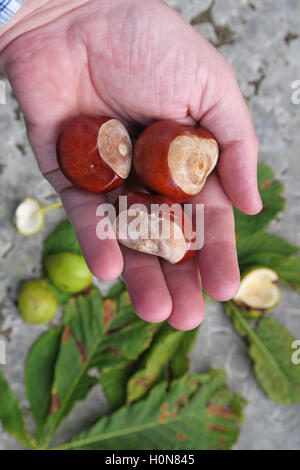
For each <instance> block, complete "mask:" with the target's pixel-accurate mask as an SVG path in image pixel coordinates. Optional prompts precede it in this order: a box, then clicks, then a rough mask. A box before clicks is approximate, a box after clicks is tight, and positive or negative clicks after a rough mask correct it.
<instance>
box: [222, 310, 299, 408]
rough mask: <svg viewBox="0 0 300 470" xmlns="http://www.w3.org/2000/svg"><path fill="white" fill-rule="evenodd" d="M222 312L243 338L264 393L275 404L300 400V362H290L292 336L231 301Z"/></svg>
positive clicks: (275, 324) (280, 326) (280, 327)
mask: <svg viewBox="0 0 300 470" xmlns="http://www.w3.org/2000/svg"><path fill="white" fill-rule="evenodd" d="M225 311H226V313H227V315H228V316H229V317H230V318H231V319H232V321H233V324H234V327H235V329H236V331H237V332H238V334H239V335H241V336H242V337H243V338H245V340H246V342H247V344H248V346H249V355H250V357H251V358H252V360H253V363H254V373H255V376H256V378H257V380H258V382H259V384H260V385H261V387H262V388H263V389H264V391H265V392H266V393H267V395H268V396H269V397H270V398H271V399H272V400H273V401H275V402H276V403H278V404H282V405H286V404H292V403H299V402H300V365H297V364H293V361H292V354H293V349H292V344H293V343H294V341H295V338H293V336H292V335H291V334H290V333H289V332H288V331H287V330H286V329H285V328H284V327H283V326H282V325H280V324H279V323H278V322H277V321H276V320H273V319H272V318H266V317H264V316H263V315H262V316H261V317H259V318H257V319H255V321H253V319H252V318H251V317H248V316H246V315H244V313H243V311H242V310H240V309H239V308H238V307H237V306H236V305H235V304H234V303H233V302H227V303H226V304H225Z"/></svg>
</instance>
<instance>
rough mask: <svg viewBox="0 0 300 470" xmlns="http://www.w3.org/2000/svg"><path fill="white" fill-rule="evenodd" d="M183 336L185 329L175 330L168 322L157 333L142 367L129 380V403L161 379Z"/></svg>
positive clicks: (140, 396)
mask: <svg viewBox="0 0 300 470" xmlns="http://www.w3.org/2000/svg"><path fill="white" fill-rule="evenodd" d="M183 336H184V332H183V331H178V330H174V328H172V327H171V326H169V325H168V324H165V325H164V327H163V328H162V329H161V330H160V331H159V332H158V333H157V335H156V337H155V339H154V341H153V343H152V346H151V349H149V351H148V352H147V354H146V357H145V358H144V360H143V364H142V368H141V369H139V370H138V371H137V372H136V373H135V374H134V375H133V376H132V377H131V379H130V380H129V382H128V385H127V403H132V402H134V401H137V400H139V399H141V398H142V397H143V396H145V395H146V394H147V392H148V391H149V390H150V389H151V388H152V387H153V385H154V384H156V383H157V382H158V381H159V380H160V379H161V374H162V373H163V371H164V369H165V367H166V366H167V365H168V363H169V361H170V360H171V358H172V356H173V355H174V353H175V351H176V350H177V349H178V347H179V345H180V343H181V341H182V338H183Z"/></svg>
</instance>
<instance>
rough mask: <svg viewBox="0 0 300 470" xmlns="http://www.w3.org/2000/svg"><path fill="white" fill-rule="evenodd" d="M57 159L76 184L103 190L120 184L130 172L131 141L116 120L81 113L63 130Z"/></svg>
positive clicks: (96, 190) (90, 188)
mask: <svg viewBox="0 0 300 470" xmlns="http://www.w3.org/2000/svg"><path fill="white" fill-rule="evenodd" d="M57 158H58V163H59V166H60V168H61V170H62V172H63V173H64V175H65V176H66V178H68V180H69V181H71V183H73V184H74V185H75V186H77V187H78V188H81V189H85V190H86V191H89V192H91V193H104V192H107V191H111V190H112V189H115V188H117V187H118V186H120V185H121V184H122V183H123V182H124V180H125V179H126V178H127V176H128V175H129V172H130V169H131V161H132V143H131V139H130V136H129V134H128V132H127V130H126V128H125V127H124V125H123V124H122V123H121V122H120V121H118V120H117V119H112V118H110V117H93V116H84V115H80V116H77V117H75V118H74V119H72V120H71V121H69V122H67V124H66V125H65V127H64V128H63V129H62V132H61V134H60V136H59V139H58V144H57Z"/></svg>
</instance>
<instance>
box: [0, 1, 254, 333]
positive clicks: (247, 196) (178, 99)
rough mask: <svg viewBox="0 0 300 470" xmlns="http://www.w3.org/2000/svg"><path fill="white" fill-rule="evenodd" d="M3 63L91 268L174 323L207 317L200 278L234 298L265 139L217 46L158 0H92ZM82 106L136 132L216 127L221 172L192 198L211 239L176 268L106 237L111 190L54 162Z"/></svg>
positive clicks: (38, 31)
mask: <svg viewBox="0 0 300 470" xmlns="http://www.w3.org/2000/svg"><path fill="white" fill-rule="evenodd" d="M1 62H2V65H3V68H4V70H5V72H6V73H7V75H8V78H9V80H10V82H11V84H12V86H13V89H14V92H15V94H16V96H17V99H18V100H19V103H20V106H21V108H22V111H23V113H24V116H25V120H26V125H27V131H28V136H29V140H30V142H31V144H32V147H33V149H34V152H35V155H36V158H37V160H38V164H39V167H40V169H41V171H42V172H43V174H44V175H45V177H46V178H47V179H48V180H49V181H50V183H51V184H52V185H53V186H54V188H55V189H56V190H57V191H58V192H59V193H60V195H61V198H62V201H63V204H64V206H65V208H66V210H67V214H68V217H69V219H70V221H71V222H72V224H73V226H74V228H75V231H76V233H77V237H78V240H79V243H80V245H81V248H82V252H83V254H84V256H85V258H86V261H87V263H88V265H89V267H90V269H91V271H92V272H93V274H94V275H96V276H97V277H99V278H100V279H104V280H111V279H115V278H116V277H118V276H119V275H120V274H121V273H122V274H123V276H124V279H125V282H126V284H127V288H128V290H129V293H130V296H131V299H132V302H133V305H134V308H135V311H136V313H137V314H138V315H139V316H141V317H142V318H143V319H145V320H147V321H153V322H159V321H162V320H165V319H168V321H169V322H170V323H171V324H172V325H173V326H174V327H176V328H179V329H190V328H194V327H195V326H197V325H198V324H199V323H200V322H201V320H202V319H203V316H204V306H203V299H202V293H201V278H202V280H203V285H204V288H205V290H206V292H207V293H208V294H209V295H211V296H212V297H214V298H216V299H218V300H226V299H229V298H231V297H232V296H233V295H234V294H235V292H236V290H237V288H238V286H239V269H238V263H237V256H236V249H235V234H234V220H233V211H232V203H233V204H235V205H236V206H237V207H238V208H239V209H240V210H242V211H244V212H246V213H249V214H253V213H256V212H258V211H259V210H260V208H261V201H260V197H259V194H258V191H257V182H256V160H257V140H256V137H255V133H254V130H253V127H252V124H251V120H250V117H249V114H248V110H247V107H246V105H245V103H244V101H243V98H242V96H241V94H240V91H239V88H238V86H237V83H236V80H235V78H234V74H233V72H232V70H231V68H230V66H229V65H228V63H227V62H226V61H225V60H224V59H223V58H222V57H221V56H220V55H219V53H218V52H217V51H216V50H215V49H214V48H213V47H212V46H211V45H210V44H208V43H207V42H206V41H205V40H204V39H203V38H202V37H201V36H200V35H199V34H198V33H197V32H196V31H195V30H194V29H193V28H192V27H191V26H190V25H188V24H187V23H185V22H184V21H183V20H182V19H181V18H180V17H179V15H177V13H175V12H174V11H173V10H172V9H170V8H169V7H168V6H166V5H165V4H164V3H163V2H161V1H160V0H150V1H149V0H127V1H124V0H110V1H108V0H91V1H87V2H85V4H84V5H83V6H81V7H80V8H75V9H73V10H71V11H69V12H68V13H67V14H64V15H61V16H59V15H58V16H57V15H55V19H53V20H52V21H41V25H40V26H39V27H35V28H34V29H32V30H29V31H27V32H26V33H25V34H23V35H22V36H20V37H19V38H17V39H15V40H14V41H13V42H11V43H10V44H9V45H8V47H6V49H5V50H4V52H3V53H2V56H1ZM81 113H85V114H91V115H108V116H111V117H116V118H118V119H120V120H121V121H122V122H123V123H124V124H125V125H127V127H128V128H129V130H130V132H131V133H132V135H134V134H135V133H137V132H139V130H140V129H141V128H142V126H145V125H147V124H149V123H150V122H153V120H159V119H166V118H168V119H174V120H179V121H181V122H183V123H192V124H193V123H198V122H201V125H202V126H203V127H205V128H207V129H208V130H209V131H211V132H212V133H213V134H214V135H215V137H216V139H217V140H218V142H219V145H220V149H221V156H220V160H219V164H218V168H217V172H214V173H213V174H212V175H211V176H210V177H209V179H208V182H207V184H206V186H205V189H204V190H203V191H202V192H201V194H200V195H199V196H197V197H196V198H194V199H193V202H197V203H204V204H205V245H204V248H203V249H202V250H201V251H199V253H198V255H197V257H195V258H194V259H192V260H190V261H188V262H187V263H185V264H183V265H180V266H174V265H170V264H168V263H166V262H165V261H160V260H159V259H157V258H155V257H153V256H150V255H145V254H141V253H137V252H133V251H130V250H128V249H125V248H124V249H123V248H122V252H121V250H120V248H119V246H118V243H117V242H116V241H115V240H104V241H100V240H98V239H97V236H96V225H97V223H98V222H99V217H97V216H96V208H97V206H98V205H99V204H100V203H101V202H104V201H105V200H106V197H105V196H103V195H93V194H89V193H86V192H84V191H82V190H79V189H76V188H74V187H72V185H71V183H70V182H69V181H68V180H67V179H66V178H65V177H64V176H63V175H62V173H61V171H60V170H59V168H58V164H57V159H56V141H57V136H58V133H59V130H60V128H61V126H62V124H63V123H64V121H65V120H66V119H68V118H70V117H73V116H74V115H76V114H81ZM109 197H110V196H109V195H108V198H109ZM123 260H124V263H123Z"/></svg>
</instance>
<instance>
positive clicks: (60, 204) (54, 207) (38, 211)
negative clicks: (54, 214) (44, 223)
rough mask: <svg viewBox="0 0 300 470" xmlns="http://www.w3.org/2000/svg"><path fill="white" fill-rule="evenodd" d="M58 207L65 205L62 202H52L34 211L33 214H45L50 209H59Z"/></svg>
mask: <svg viewBox="0 0 300 470" xmlns="http://www.w3.org/2000/svg"><path fill="white" fill-rule="evenodd" d="M58 207H63V205H62V202H61V201H59V202H55V203H54V204H51V205H49V206H44V207H41V208H40V209H38V210H37V211H35V212H34V213H33V215H38V214H45V213H46V212H48V211H52V210H53V209H57V208H58Z"/></svg>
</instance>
